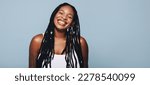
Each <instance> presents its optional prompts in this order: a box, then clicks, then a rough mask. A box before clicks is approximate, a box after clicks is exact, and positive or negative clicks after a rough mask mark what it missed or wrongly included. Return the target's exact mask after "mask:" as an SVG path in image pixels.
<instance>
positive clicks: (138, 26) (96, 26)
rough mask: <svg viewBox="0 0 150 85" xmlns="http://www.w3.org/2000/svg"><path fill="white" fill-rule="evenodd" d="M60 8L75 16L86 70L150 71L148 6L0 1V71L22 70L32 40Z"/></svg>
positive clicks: (146, 0)
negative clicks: (85, 45)
mask: <svg viewBox="0 0 150 85" xmlns="http://www.w3.org/2000/svg"><path fill="white" fill-rule="evenodd" d="M63 2H69V3H70V4H72V5H74V6H75V7H76V9H77V11H78V14H79V18H80V24H81V34H82V35H83V36H84V37H85V38H86V40H87V42H88V45H89V67H97V68H98V67H99V68H103V67H150V0H82V1H81V0H80V1H79V0H78V1H75V0H72V1H71V0H0V39H1V40H0V67H28V49H29V43H30V41H31V39H32V37H33V36H34V35H36V34H39V33H43V32H44V31H45V30H46V28H47V25H48V22H49V18H50V15H51V13H52V11H53V10H54V9H55V8H56V7H57V6H58V5H59V4H60V3H63Z"/></svg>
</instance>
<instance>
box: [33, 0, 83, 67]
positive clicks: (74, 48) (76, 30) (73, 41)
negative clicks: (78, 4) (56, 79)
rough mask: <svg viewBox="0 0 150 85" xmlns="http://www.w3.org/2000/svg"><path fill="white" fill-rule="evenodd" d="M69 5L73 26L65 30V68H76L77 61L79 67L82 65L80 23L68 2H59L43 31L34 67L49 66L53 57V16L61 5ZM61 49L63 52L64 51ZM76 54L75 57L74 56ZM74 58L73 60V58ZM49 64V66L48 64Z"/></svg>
mask: <svg viewBox="0 0 150 85" xmlns="http://www.w3.org/2000/svg"><path fill="white" fill-rule="evenodd" d="M66 5H68V6H70V7H72V9H73V11H74V18H73V23H74V24H73V26H71V27H69V28H67V30H66V46H65V49H64V51H65V60H66V63H67V64H66V67H67V68H76V67H77V61H78V62H79V65H80V68H82V67H83V63H84V62H83V57H82V52H81V45H80V24H79V18H78V14H77V11H76V9H75V7H73V6H72V5H70V4H68V3H63V4H60V5H59V6H58V7H57V8H56V9H55V10H54V11H53V13H52V15H51V18H50V23H49V25H48V27H47V29H46V31H45V34H44V38H43V40H42V43H41V47H40V51H39V55H38V56H37V59H36V67H38V68H39V67H51V60H52V59H53V58H54V28H55V25H54V17H55V15H56V13H57V12H58V10H59V9H60V8H61V7H62V6H66ZM64 51H63V52H64ZM76 55H77V57H75V56H76ZM73 59H74V60H73ZM48 65H49V66H48Z"/></svg>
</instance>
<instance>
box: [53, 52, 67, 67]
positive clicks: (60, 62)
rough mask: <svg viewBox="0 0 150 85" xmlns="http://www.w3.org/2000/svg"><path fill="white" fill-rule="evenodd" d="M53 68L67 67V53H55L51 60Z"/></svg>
mask: <svg viewBox="0 0 150 85" xmlns="http://www.w3.org/2000/svg"><path fill="white" fill-rule="evenodd" d="M51 68H66V60H65V55H57V54H55V55H54V58H53V60H52V61H51Z"/></svg>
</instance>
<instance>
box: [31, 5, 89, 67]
mask: <svg viewBox="0 0 150 85" xmlns="http://www.w3.org/2000/svg"><path fill="white" fill-rule="evenodd" d="M29 67H30V68H35V67H37V68H40V67H43V68H55V67H56V68H87V67H88V45H87V42H86V40H85V39H84V38H83V37H81V36H80V25H79V19H78V14H77V11H76V9H75V8H74V7H73V6H72V5H70V4H68V3H63V4H60V5H59V6H58V7H57V8H56V9H55V10H54V11H53V13H52V15H51V18H50V23H49V25H48V27H47V30H46V31H45V33H44V34H38V35H36V36H34V37H33V39H32V41H31V43H30V47H29Z"/></svg>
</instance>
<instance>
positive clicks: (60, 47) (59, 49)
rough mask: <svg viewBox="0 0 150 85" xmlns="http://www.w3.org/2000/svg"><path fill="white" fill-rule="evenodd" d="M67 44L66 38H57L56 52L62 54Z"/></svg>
mask: <svg viewBox="0 0 150 85" xmlns="http://www.w3.org/2000/svg"><path fill="white" fill-rule="evenodd" d="M65 46H66V41H65V40H61V39H55V43H54V51H55V54H61V53H62V52H63V50H64V49H65Z"/></svg>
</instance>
